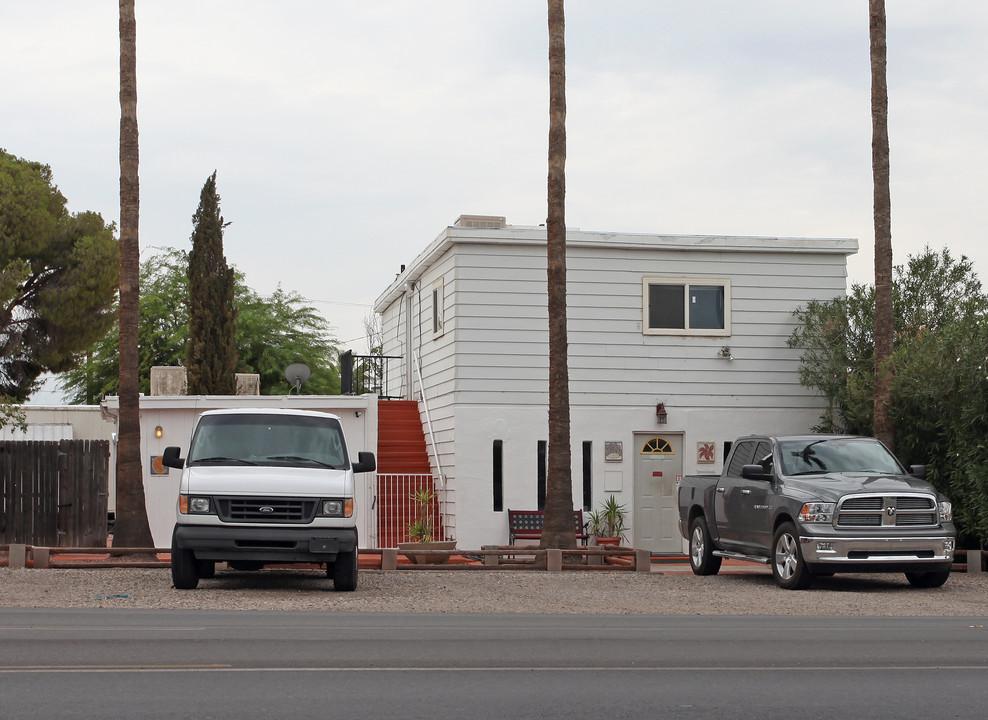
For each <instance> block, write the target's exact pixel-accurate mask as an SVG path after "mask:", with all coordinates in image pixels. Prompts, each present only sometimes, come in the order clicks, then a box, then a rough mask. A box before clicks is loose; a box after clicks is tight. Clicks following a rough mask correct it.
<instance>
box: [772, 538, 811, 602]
mask: <svg viewBox="0 0 988 720" xmlns="http://www.w3.org/2000/svg"><path fill="white" fill-rule="evenodd" d="M772 577H774V578H775V582H776V583H777V584H778V586H779V587H781V588H785V589H786V590H805V589H806V588H808V587H809V586H810V585H811V584H812V583H813V575H812V574H811V573H810V571H809V570H808V569H807V567H806V563H805V562H804V561H803V553H802V551H801V550H800V549H799V535H798V534H797V533H796V526H795V525H793V524H792V523H791V522H785V523H782V524H781V525H779V527H778V529H777V530H776V531H775V535H774V536H773V537H772Z"/></svg>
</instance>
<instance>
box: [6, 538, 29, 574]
mask: <svg viewBox="0 0 988 720" xmlns="http://www.w3.org/2000/svg"><path fill="white" fill-rule="evenodd" d="M7 564H8V566H9V567H11V568H26V567H27V545H21V544H19V543H17V544H15V543H11V544H10V559H9V560H8V561H7Z"/></svg>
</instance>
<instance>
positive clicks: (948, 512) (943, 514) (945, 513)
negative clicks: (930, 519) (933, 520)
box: [937, 500, 954, 522]
mask: <svg viewBox="0 0 988 720" xmlns="http://www.w3.org/2000/svg"><path fill="white" fill-rule="evenodd" d="M937 509H938V510H939V511H940V522H947V521H948V520H950V519H951V518H953V517H954V506H953V505H951V504H950V503H949V502H948V501H946V500H944V501H943V502H942V503H937Z"/></svg>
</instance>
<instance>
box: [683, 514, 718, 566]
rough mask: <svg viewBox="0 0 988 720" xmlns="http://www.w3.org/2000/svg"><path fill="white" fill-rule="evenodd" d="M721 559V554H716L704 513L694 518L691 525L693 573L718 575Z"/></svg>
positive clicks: (691, 563) (691, 564)
mask: <svg viewBox="0 0 988 720" xmlns="http://www.w3.org/2000/svg"><path fill="white" fill-rule="evenodd" d="M721 560H722V558H721V557H720V556H719V555H714V548H713V544H712V543H711V542H710V531H709V530H707V521H706V520H704V519H703V516H702V515H700V516H698V517H696V518H694V519H693V524H692V525H691V526H690V567H691V568H693V574H694V575H716V574H717V572H718V571H719V570H720V563H721Z"/></svg>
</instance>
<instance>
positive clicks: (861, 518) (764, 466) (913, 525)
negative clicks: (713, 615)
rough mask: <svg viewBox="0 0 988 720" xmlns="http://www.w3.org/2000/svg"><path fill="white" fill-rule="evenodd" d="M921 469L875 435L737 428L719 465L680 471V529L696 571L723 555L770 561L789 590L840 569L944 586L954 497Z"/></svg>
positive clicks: (711, 567)
mask: <svg viewBox="0 0 988 720" xmlns="http://www.w3.org/2000/svg"><path fill="white" fill-rule="evenodd" d="M925 477H926V466H924V465H913V466H912V467H910V468H909V470H908V471H907V470H906V469H905V468H904V467H903V466H902V465H901V464H900V463H899V461H898V460H897V459H896V458H895V456H894V455H893V454H892V453H891V452H889V450H888V449H887V448H886V447H885V446H884V445H883V444H882V443H880V442H879V441H878V440H876V439H874V438H868V437H855V436H848V435H798V436H789V437H768V436H750V437H743V438H740V439H739V440H738V441H737V442H735V443H734V444H733V445H732V447H731V453H730V455H729V456H728V458H727V460H726V461H725V463H724V470H723V472H722V473H721V474H720V475H687V476H686V477H684V478H683V480H682V482H681V483H680V486H679V529H680V532H681V533H682V535H683V537H685V538H687V539H688V540H689V555H690V566H691V567H692V568H693V572H694V573H695V574H697V575H714V574H716V573H717V572H718V571H719V570H720V565H721V560H722V558H725V557H727V558H740V559H745V560H753V561H756V562H761V563H765V564H770V565H771V566H772V575H773V576H774V578H775V581H776V582H777V583H778V584H779V586H780V587H783V588H786V589H790V590H798V589H803V588H807V587H809V586H810V584H811V583H812V582H813V577H814V576H815V575H833V574H834V573H837V572H904V573H905V574H906V578H907V579H908V580H909V582H910V583H911V584H912V585H915V586H917V587H927V588H930V587H940V586H941V585H943V584H944V583H945V582H946V581H947V578H948V576H949V575H950V565H951V563H952V561H953V554H954V538H955V534H956V533H955V530H954V525H953V523H952V522H951V505H950V501H948V500H947V498H945V497H944V496H943V495H941V494H940V493H939V492H937V491H936V490H935V489H934V488H933V487H932V486H931V485H930V484H929V483H927V482H926V481H925V479H924V478H925Z"/></svg>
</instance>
